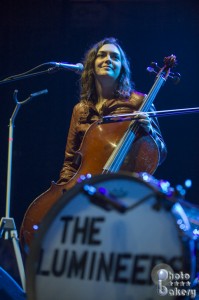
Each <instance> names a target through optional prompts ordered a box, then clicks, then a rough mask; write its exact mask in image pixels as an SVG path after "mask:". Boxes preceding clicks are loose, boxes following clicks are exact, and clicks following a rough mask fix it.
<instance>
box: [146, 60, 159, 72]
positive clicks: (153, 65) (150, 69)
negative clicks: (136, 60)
mask: <svg viewBox="0 0 199 300" xmlns="http://www.w3.org/2000/svg"><path fill="white" fill-rule="evenodd" d="M156 69H159V67H158V64H157V63H156V62H151V63H150V67H148V68H147V71H148V72H150V73H156V74H157V72H156Z"/></svg>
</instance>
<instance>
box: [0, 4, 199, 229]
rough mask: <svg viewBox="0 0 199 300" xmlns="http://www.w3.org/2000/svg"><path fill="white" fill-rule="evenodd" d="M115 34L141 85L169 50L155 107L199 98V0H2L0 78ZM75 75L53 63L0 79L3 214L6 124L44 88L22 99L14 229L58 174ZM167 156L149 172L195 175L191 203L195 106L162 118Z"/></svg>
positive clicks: (197, 166) (66, 57)
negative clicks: (44, 69) (173, 63)
mask: <svg viewBox="0 0 199 300" xmlns="http://www.w3.org/2000/svg"><path fill="white" fill-rule="evenodd" d="M108 36H114V37H116V38H118V39H119V41H120V42H121V45H122V46H123V48H124V49H125V52H126V53H127V55H128V57H129V59H130V62H131V67H132V68H131V70H132V75H133V80H134V81H135V83H136V89H137V90H139V91H142V92H145V93H148V91H149V90H150V88H151V86H152V84H153V82H154V76H153V75H151V74H149V73H148V72H147V71H146V68H147V67H148V65H149V64H150V62H151V61H157V62H158V64H159V65H160V66H162V64H163V58H164V57H165V56H169V55H171V54H175V55H176V56H177V60H178V66H177V67H176V69H175V70H176V71H177V72H179V73H181V81H180V83H179V84H178V85H174V84H173V83H172V81H171V80H168V81H167V82H166V84H165V85H164V86H163V88H162V89H161V90H160V92H159V94H158V96H157V98H156V101H155V105H156V108H157V109H158V110H162V109H174V108H186V107H196V106H198V102H199V98H198V67H199V4H198V1H197V0H196V1H183V0H181V1H175V0H172V1H166V0H165V1H164V0H159V1H158V0H156V1H153V0H148V1H142V0H140V1H138V0H137V1H64V0H57V1H50V0H49V1H38V0H32V1H30V0H28V1H20V0H19V1H12V0H6V1H4V0H3V1H2V0H1V2H0V43H1V47H0V79H4V78H6V77H8V76H11V75H14V74H19V73H22V72H24V71H27V70H29V69H31V68H33V67H35V66H37V65H39V64H41V63H44V62H49V61H58V62H59V61H65V62H68V63H77V62H81V60H82V58H83V56H84V53H85V51H86V50H87V49H88V48H89V47H90V46H91V45H92V44H93V43H95V42H97V41H98V40H100V39H102V38H104V37H108ZM78 80H79V76H78V75H77V74H75V73H72V72H65V71H60V72H57V73H54V74H51V75H48V74H46V75H41V76H38V77H36V78H30V79H24V80H22V81H16V82H13V83H9V84H6V85H0V213H1V217H2V216H4V215H5V212H4V211H5V201H6V181H7V179H6V176H7V156H8V155H7V150H8V124H9V119H10V117H11V115H12V112H13V110H14V108H15V103H14V100H13V92H14V90H15V89H18V90H19V93H18V100H19V101H22V100H24V99H25V98H27V97H28V96H29V94H30V93H33V92H37V91H40V90H42V89H48V94H47V95H46V96H41V97H38V98H36V99H34V100H32V101H31V102H29V103H28V104H26V105H24V106H22V107H21V108H20V110H19V112H18V114H17V117H16V120H15V128H14V144H13V165H12V191H11V216H12V217H14V219H15V222H16V225H17V229H18V230H19V228H20V224H21V221H22V218H23V215H24V213H25V211H26V209H27V207H28V205H29V204H30V203H31V202H32V201H33V200H34V199H35V198H36V196H38V195H40V194H41V193H42V192H44V191H45V190H46V189H47V188H49V186H50V183H51V181H52V180H55V181H56V180H57V179H58V176H59V171H60V169H61V166H62V163H63V159H64V150H65V142H66V136H67V132H68V128H69V122H70V116H71V112H72V108H73V106H74V105H75V104H76V103H77V102H78V93H79V83H78ZM159 123H160V127H161V130H162V134H163V136H164V139H165V142H166V144H167V148H168V157H167V160H166V161H165V162H164V164H163V165H162V166H160V167H159V168H158V170H157V171H156V173H155V174H154V176H155V177H156V178H157V179H165V180H168V181H169V182H170V183H171V185H172V186H176V185H177V184H183V183H184V181H185V180H186V179H191V180H192V187H191V189H190V190H189V191H188V192H187V195H186V200H187V201H188V202H191V203H198V195H199V180H198V179H199V176H198V170H199V157H198V146H199V143H198V131H199V130H198V125H199V119H198V114H191V115H183V116H171V117H164V118H159Z"/></svg>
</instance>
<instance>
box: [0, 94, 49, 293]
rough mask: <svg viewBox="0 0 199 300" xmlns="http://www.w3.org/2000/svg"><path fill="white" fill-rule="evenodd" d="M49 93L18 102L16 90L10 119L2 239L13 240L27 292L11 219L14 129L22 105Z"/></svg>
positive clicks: (18, 246) (1, 226)
mask: <svg viewBox="0 0 199 300" xmlns="http://www.w3.org/2000/svg"><path fill="white" fill-rule="evenodd" d="M47 92H48V91H47V90H43V91H40V92H37V93H34V94H31V95H30V96H29V97H28V98H27V99H25V100H24V101H22V102H18V100H17V93H18V91H17V90H15V91H14V94H13V98H14V100H15V102H16V107H15V109H14V112H13V114H12V116H11V118H10V123H9V138H8V166H7V190H6V210H5V217H3V218H2V219H1V222H0V238H2V237H4V239H5V240H6V239H9V238H11V240H12V244H13V248H14V253H15V256H16V260H17V266H18V270H19V275H20V279H21V284H22V288H23V290H24V291H25V271H24V266H23V260H22V256H21V252H20V245H19V239H18V234H17V230H16V226H15V221H14V219H13V218H10V195H11V174H12V144H13V127H14V120H15V117H16V115H17V112H18V110H19V108H20V106H21V105H22V104H25V103H27V102H28V101H29V100H31V99H32V98H33V97H36V96H39V95H42V94H46V93H47Z"/></svg>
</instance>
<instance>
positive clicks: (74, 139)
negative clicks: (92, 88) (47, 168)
mask: <svg viewBox="0 0 199 300" xmlns="http://www.w3.org/2000/svg"><path fill="white" fill-rule="evenodd" d="M77 106H78V105H76V106H75V107H74V109H73V113H72V117H71V122H70V127H69V131H68V137H67V142H66V149H65V156H64V163H63V166H62V169H61V171H60V176H59V180H58V181H57V183H62V182H68V181H69V179H70V178H72V177H73V175H75V173H76V172H77V169H78V167H77V165H76V164H75V163H74V159H75V153H76V151H77V150H78V149H79V147H80V141H79V137H78V134H77V124H78V122H79V112H78V109H77Z"/></svg>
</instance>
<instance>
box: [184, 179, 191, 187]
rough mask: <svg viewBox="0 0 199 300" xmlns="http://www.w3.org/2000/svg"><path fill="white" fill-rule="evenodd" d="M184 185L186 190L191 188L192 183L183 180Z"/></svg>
mask: <svg viewBox="0 0 199 300" xmlns="http://www.w3.org/2000/svg"><path fill="white" fill-rule="evenodd" d="M184 185H185V187H186V188H190V187H191V186H192V181H191V179H187V180H185V183H184Z"/></svg>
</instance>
